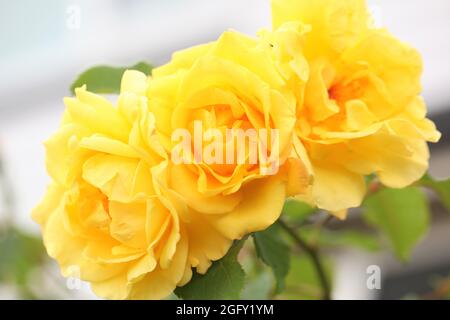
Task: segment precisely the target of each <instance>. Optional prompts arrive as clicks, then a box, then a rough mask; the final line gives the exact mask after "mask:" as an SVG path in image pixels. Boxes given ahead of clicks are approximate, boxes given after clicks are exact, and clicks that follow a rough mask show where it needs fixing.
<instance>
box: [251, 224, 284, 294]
mask: <svg viewBox="0 0 450 320" xmlns="http://www.w3.org/2000/svg"><path fill="white" fill-rule="evenodd" d="M253 239H254V242H255V248H256V252H257V254H258V257H259V258H260V259H261V260H262V261H263V262H264V263H265V264H267V265H268V266H270V267H271V268H272V271H273V274H274V275H275V279H276V288H275V293H280V292H281V291H283V290H284V278H285V277H286V276H287V274H288V272H289V263H290V254H289V246H288V245H287V244H286V243H285V242H284V241H283V237H282V234H281V229H280V227H279V226H278V225H276V224H275V225H272V226H271V227H269V228H268V229H266V230H264V231H261V232H257V233H254V234H253Z"/></svg>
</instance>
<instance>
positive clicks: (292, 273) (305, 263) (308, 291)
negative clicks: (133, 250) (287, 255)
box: [279, 255, 332, 300]
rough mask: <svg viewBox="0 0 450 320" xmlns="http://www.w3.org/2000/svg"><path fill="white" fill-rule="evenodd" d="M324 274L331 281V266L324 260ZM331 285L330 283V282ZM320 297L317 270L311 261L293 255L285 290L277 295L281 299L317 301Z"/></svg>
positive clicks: (320, 291)
mask: <svg viewBox="0 0 450 320" xmlns="http://www.w3.org/2000/svg"><path fill="white" fill-rule="evenodd" d="M324 265H325V272H326V275H327V278H328V279H329V280H331V279H332V264H331V262H330V261H329V260H327V259H324ZM330 283H331V281H330ZM321 297H322V287H321V284H320V281H319V278H318V276H317V270H316V269H315V266H314V264H313V263H312V261H311V259H310V258H309V257H307V256H305V255H295V256H293V257H292V260H291V268H290V270H289V274H288V276H287V278H286V290H285V291H284V292H283V293H282V294H281V295H279V298H281V299H296V300H317V299H321Z"/></svg>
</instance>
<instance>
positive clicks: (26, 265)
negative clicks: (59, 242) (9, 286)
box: [0, 229, 45, 286]
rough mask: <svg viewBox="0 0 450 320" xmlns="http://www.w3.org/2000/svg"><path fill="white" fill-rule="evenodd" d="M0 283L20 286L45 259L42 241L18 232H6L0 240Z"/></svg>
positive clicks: (12, 230)
mask: <svg viewBox="0 0 450 320" xmlns="http://www.w3.org/2000/svg"><path fill="white" fill-rule="evenodd" d="M0 252H1V259H0V281H13V282H15V283H16V284H17V285H19V286H22V285H25V284H26V283H27V278H28V275H29V273H30V271H31V270H32V269H33V268H34V267H36V266H38V265H39V264H40V263H42V261H44V258H45V249H44V247H43V245H42V241H41V240H40V239H39V238H37V237H34V236H31V235H28V234H25V233H23V232H21V231H19V230H14V229H11V230H8V231H7V232H6V233H4V234H1V239H0Z"/></svg>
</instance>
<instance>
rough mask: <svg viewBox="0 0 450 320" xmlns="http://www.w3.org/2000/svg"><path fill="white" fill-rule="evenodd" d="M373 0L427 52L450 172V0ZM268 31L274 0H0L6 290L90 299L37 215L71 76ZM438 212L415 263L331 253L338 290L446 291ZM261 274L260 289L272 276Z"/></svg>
mask: <svg viewBox="0 0 450 320" xmlns="http://www.w3.org/2000/svg"><path fill="white" fill-rule="evenodd" d="M369 4H370V7H371V10H372V12H373V14H374V16H375V19H376V22H377V24H379V25H384V26H387V27H388V28H389V29H390V30H391V31H392V32H393V33H394V34H395V35H397V36H398V37H399V38H401V39H403V40H404V41H406V42H409V43H410V44H412V45H413V46H415V47H416V48H418V49H419V51H420V52H421V53H422V54H423V57H424V61H425V73H424V77H423V86H424V96H425V100H426V101H427V103H428V106H429V112H430V117H431V118H432V119H433V120H434V121H435V122H436V123H437V126H438V128H439V129H440V130H441V132H442V133H443V138H442V140H441V142H440V143H439V144H437V145H433V146H431V150H432V156H431V173H432V175H433V176H434V177H436V178H445V177H449V176H450V141H449V139H448V133H449V132H450V58H449V57H450V1H448V0H431V1H429V0H395V1H392V0H373V1H369ZM261 27H270V11H269V0H167V1H161V0H159V1H158V0H126V1H125V0H96V1H89V0H84V1H82V0H78V1H77V0H72V1H68V0H45V1H32V0H18V1H6V0H0V70H1V71H0V174H1V177H0V179H1V180H0V298H2V299H15V298H28V299H32V298H40V299H42V298H52V299H53V298H54V299H68V298H74V299H83V298H95V297H94V296H93V295H92V293H90V291H89V288H88V286H87V285H85V284H79V283H70V280H71V279H69V280H66V279H64V278H62V277H61V276H60V274H59V271H58V269H57V267H56V265H55V264H54V262H52V261H50V260H49V259H48V258H46V256H45V254H43V248H42V245H41V242H40V239H39V229H38V226H37V225H36V224H35V223H34V222H33V221H32V220H31V219H30V211H31V209H32V208H33V207H34V206H35V205H36V204H37V203H38V202H39V200H40V198H41V196H42V195H43V194H44V192H45V189H46V185H47V183H48V182H49V179H48V177H47V175H46V172H45V169H44V168H45V166H44V148H43V145H42V142H43V141H44V140H45V139H46V138H48V137H49V136H50V134H51V133H52V132H54V131H55V130H56V128H57V126H58V124H59V119H60V117H61V114H62V111H63V104H62V98H63V97H64V96H66V95H69V90H68V88H69V86H70V84H71V83H72V81H73V80H74V79H75V77H76V76H77V75H78V74H79V73H81V72H82V71H84V70H85V69H87V68H89V67H91V66H93V65H98V64H106V65H116V66H127V65H133V64H134V63H136V62H137V61H142V60H144V61H148V62H150V63H152V64H154V65H159V64H162V63H164V62H166V61H168V60H169V59H170V55H171V53H172V52H173V51H175V50H178V49H182V48H185V47H188V46H191V45H195V44H200V43H203V42H206V41H211V40H214V39H216V38H217V37H218V36H219V35H220V34H221V33H222V32H223V31H224V30H225V29H229V28H232V29H236V30H239V31H241V32H244V33H247V34H250V35H254V34H255V33H256V31H257V30H258V29H260V28H261ZM432 208H433V217H432V227H431V230H430V231H429V232H428V234H427V236H426V237H425V238H424V239H423V241H422V242H421V243H420V245H419V246H418V247H417V248H416V250H415V251H414V254H413V257H412V260H411V262H410V263H409V264H401V263H399V262H397V260H396V259H395V258H393V256H392V254H391V253H389V252H387V251H386V250H381V251H375V252H366V251H364V250H359V249H348V248H347V247H344V248H335V249H333V250H332V251H331V252H330V259H331V260H332V263H333V269H334V272H333V274H334V276H333V286H334V291H333V297H334V298H336V299H389V298H394V299H400V298H405V297H408V296H424V295H427V294H435V293H436V290H444V289H446V288H447V290H448V289H449V288H450V286H449V285H448V283H449V282H448V281H447V280H446V277H448V276H449V274H450V250H449V244H450V214H449V212H448V211H446V210H445V209H444V208H443V207H442V206H440V205H439V204H432ZM346 226H351V227H352V228H356V229H358V228H360V227H361V226H360V221H359V218H358V215H357V214H355V215H351V216H350V219H349V220H348V221H346V222H345V223H340V224H339V225H335V224H331V227H334V228H345V227H346ZM361 228H363V227H361ZM5 230H7V231H5ZM299 263H300V262H299ZM368 265H378V266H380V268H381V272H382V287H381V290H369V289H368V288H367V286H366V279H367V273H366V271H367V270H366V269H367V266H368ZM258 281H260V286H263V287H264V285H265V283H268V282H270V279H268V278H264V277H263V278H261V279H259V280H258ZM299 281H300V280H299ZM257 285H258V284H255V288H258V286H257ZM446 286H447V287H446ZM245 292H247V293H248V292H251V289H248V290H247V291H245ZM248 294H249V296H247V297H254V298H257V296H252V295H251V294H250V293H248Z"/></svg>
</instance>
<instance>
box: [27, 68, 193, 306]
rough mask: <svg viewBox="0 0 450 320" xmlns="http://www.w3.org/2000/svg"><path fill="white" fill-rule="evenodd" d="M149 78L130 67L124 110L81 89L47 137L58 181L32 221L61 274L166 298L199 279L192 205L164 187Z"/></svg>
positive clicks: (107, 290)
mask: <svg viewBox="0 0 450 320" xmlns="http://www.w3.org/2000/svg"><path fill="white" fill-rule="evenodd" d="M147 85H148V79H147V76H146V75H144V74H142V73H139V72H137V71H127V72H126V73H125V74H124V76H123V79H122V85H121V94H120V96H119V100H118V106H117V107H115V106H113V105H112V104H111V103H110V102H109V101H108V100H106V99H104V98H103V97H100V96H97V95H95V94H92V93H90V92H88V91H86V88H85V87H82V88H79V89H76V97H74V98H66V99H65V100H64V102H65V105H66V107H67V108H66V111H65V113H64V116H63V120H62V124H61V127H60V128H59V130H58V131H57V132H56V133H55V134H54V135H53V136H52V137H51V138H50V139H49V140H48V141H47V142H46V143H45V146H46V151H47V158H46V164H47V170H48V172H49V174H50V176H51V178H52V183H51V185H50V187H49V189H48V192H47V194H46V195H45V197H44V199H43V200H42V202H41V204H40V205H39V206H38V207H37V208H36V209H35V210H34V211H33V218H34V220H35V221H37V222H38V223H39V224H40V225H41V227H42V233H43V238H44V244H45V246H46V248H47V251H48V254H49V255H50V256H51V257H53V258H55V259H56V260H57V261H58V263H59V265H60V267H61V270H62V274H63V275H64V276H73V277H77V276H78V277H80V278H81V279H82V280H85V281H88V282H90V283H91V287H92V290H93V291H94V292H95V293H96V294H97V295H99V296H101V297H106V298H112V299H124V298H131V299H158V298H163V297H165V296H167V295H169V294H170V293H171V292H172V291H173V290H174V288H175V287H176V286H177V285H182V284H184V283H186V282H187V281H188V280H189V279H190V277H191V269H190V267H189V266H188V260H187V256H188V238H187V236H186V230H185V228H184V227H183V225H182V224H181V222H180V218H179V215H180V211H182V210H183V204H182V203H181V202H180V201H178V200H177V198H176V196H174V195H172V194H171V193H170V190H169V189H168V188H167V186H166V184H165V177H164V176H165V173H164V172H165V167H166V166H167V160H166V159H167V156H166V154H165V152H164V150H163V149H162V147H161V146H160V145H159V144H158V143H157V141H156V136H155V134H154V118H153V115H152V114H151V113H149V112H148V107H147V98H146V97H145V95H144V93H145V92H146V89H147Z"/></svg>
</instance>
